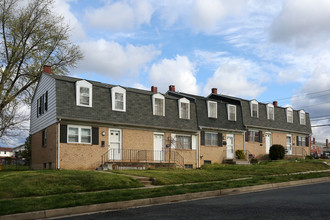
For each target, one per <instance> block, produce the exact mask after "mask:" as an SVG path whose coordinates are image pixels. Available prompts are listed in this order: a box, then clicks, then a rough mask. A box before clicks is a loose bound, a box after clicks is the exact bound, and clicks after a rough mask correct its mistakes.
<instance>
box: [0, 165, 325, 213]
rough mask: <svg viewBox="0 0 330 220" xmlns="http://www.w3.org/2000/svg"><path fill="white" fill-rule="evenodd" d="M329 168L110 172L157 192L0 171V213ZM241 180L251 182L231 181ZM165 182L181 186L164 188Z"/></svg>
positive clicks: (101, 175)
mask: <svg viewBox="0 0 330 220" xmlns="http://www.w3.org/2000/svg"><path fill="white" fill-rule="evenodd" d="M329 168H330V167H329V166H327V165H325V164H322V163H318V162H316V161H313V160H310V161H309V160H298V161H297V162H296V161H295V160H291V161H276V162H263V163H260V164H258V165H251V166H246V165H245V166H244V165H221V164H212V165H208V166H204V167H203V168H202V169H197V170H182V169H171V170H167V169H157V170H124V171H123V170H121V171H114V172H116V173H125V174H132V175H137V176H147V177H150V178H155V179H156V184H158V185H165V186H164V187H160V188H139V189H129V188H136V187H141V186H142V184H141V183H139V182H138V181H137V180H135V179H132V178H130V177H127V176H121V175H116V174H115V173H111V172H107V173H106V172H96V171H68V170H62V171H56V170H40V171H31V170H30V171H0V215H5V214H11V213H20V212H28V211H36V210H44V209H54V208H63V207H73V206H79V205H90V204H97V203H105V202H115V201H125V200H131V199H142V198H151V197H159V196H166V195H176V194H184V193H190V192H201V191H210V190H219V189H225V188H234V187H241V186H250V185H258V184H265V183H274V182H285V181H290V180H299V179H307V178H317V177H324V176H330V172H323V173H311V174H299V175H284V176H271V175H272V174H289V173H296V172H302V171H311V170H326V169H329ZM241 177H250V178H249V179H245V180H234V181H233V179H237V178H241ZM212 181H221V182H212ZM185 183H197V184H193V185H189V184H185ZM169 184H180V185H178V186H166V185H169ZM83 192H88V193H83Z"/></svg>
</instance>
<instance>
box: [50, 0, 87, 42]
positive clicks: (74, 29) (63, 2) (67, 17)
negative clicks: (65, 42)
mask: <svg viewBox="0 0 330 220" xmlns="http://www.w3.org/2000/svg"><path fill="white" fill-rule="evenodd" d="M70 1H72V0H56V1H55V5H54V6H55V7H54V13H57V14H59V15H62V16H63V17H64V22H65V23H66V24H68V25H69V26H70V28H71V35H72V38H73V39H74V40H79V39H84V38H85V37H86V33H85V31H84V29H83V27H82V24H81V23H80V22H79V21H78V19H77V18H76V17H75V16H74V15H73V14H72V12H71V11H70V5H69V3H68V2H70Z"/></svg>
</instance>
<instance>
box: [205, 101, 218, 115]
mask: <svg viewBox="0 0 330 220" xmlns="http://www.w3.org/2000/svg"><path fill="white" fill-rule="evenodd" d="M217 112H218V111H217V103H216V102H212V101H207V114H208V117H209V118H217Z"/></svg>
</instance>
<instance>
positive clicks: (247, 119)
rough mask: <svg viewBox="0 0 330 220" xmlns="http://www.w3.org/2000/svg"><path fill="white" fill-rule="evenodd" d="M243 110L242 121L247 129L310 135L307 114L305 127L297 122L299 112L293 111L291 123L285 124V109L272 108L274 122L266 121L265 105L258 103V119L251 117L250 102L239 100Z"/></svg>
mask: <svg viewBox="0 0 330 220" xmlns="http://www.w3.org/2000/svg"><path fill="white" fill-rule="evenodd" d="M241 105H242V109H243V121H244V125H245V126H247V127H261V128H269V129H278V130H285V131H292V132H298V133H299V132H301V133H308V134H311V133H312V130H311V124H310V119H309V114H308V113H307V112H306V114H305V115H306V125H301V124H300V121H299V111H297V110H293V123H288V122H287V117H286V108H283V107H279V106H274V117H275V120H269V119H267V104H264V103H260V102H259V103H258V107H259V118H254V117H251V110H250V101H248V100H243V99H241Z"/></svg>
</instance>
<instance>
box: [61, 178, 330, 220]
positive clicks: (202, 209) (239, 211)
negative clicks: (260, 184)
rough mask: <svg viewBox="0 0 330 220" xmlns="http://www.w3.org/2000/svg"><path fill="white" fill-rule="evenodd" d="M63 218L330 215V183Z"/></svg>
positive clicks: (241, 217) (283, 217)
mask: <svg viewBox="0 0 330 220" xmlns="http://www.w3.org/2000/svg"><path fill="white" fill-rule="evenodd" d="M63 219H66V220H76V219H77V220H78V219H79V220H85V219H102V220H103V219H111V220H112V219H147V220H149V219H203V220H204V219H330V183H321V184H314V185H306V186H299V187H290V188H284V189H277V190H269V191H263V192H254V193H247V194H240V195H231V196H222V197H217V198H211V199H202V200H194V201H188V202H180V203H171V204H167V205H156V206H149V207H142V208H136V209H127V210H121V211H114V212H103V213H98V214H93V215H84V216H75V217H70V218H63Z"/></svg>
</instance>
